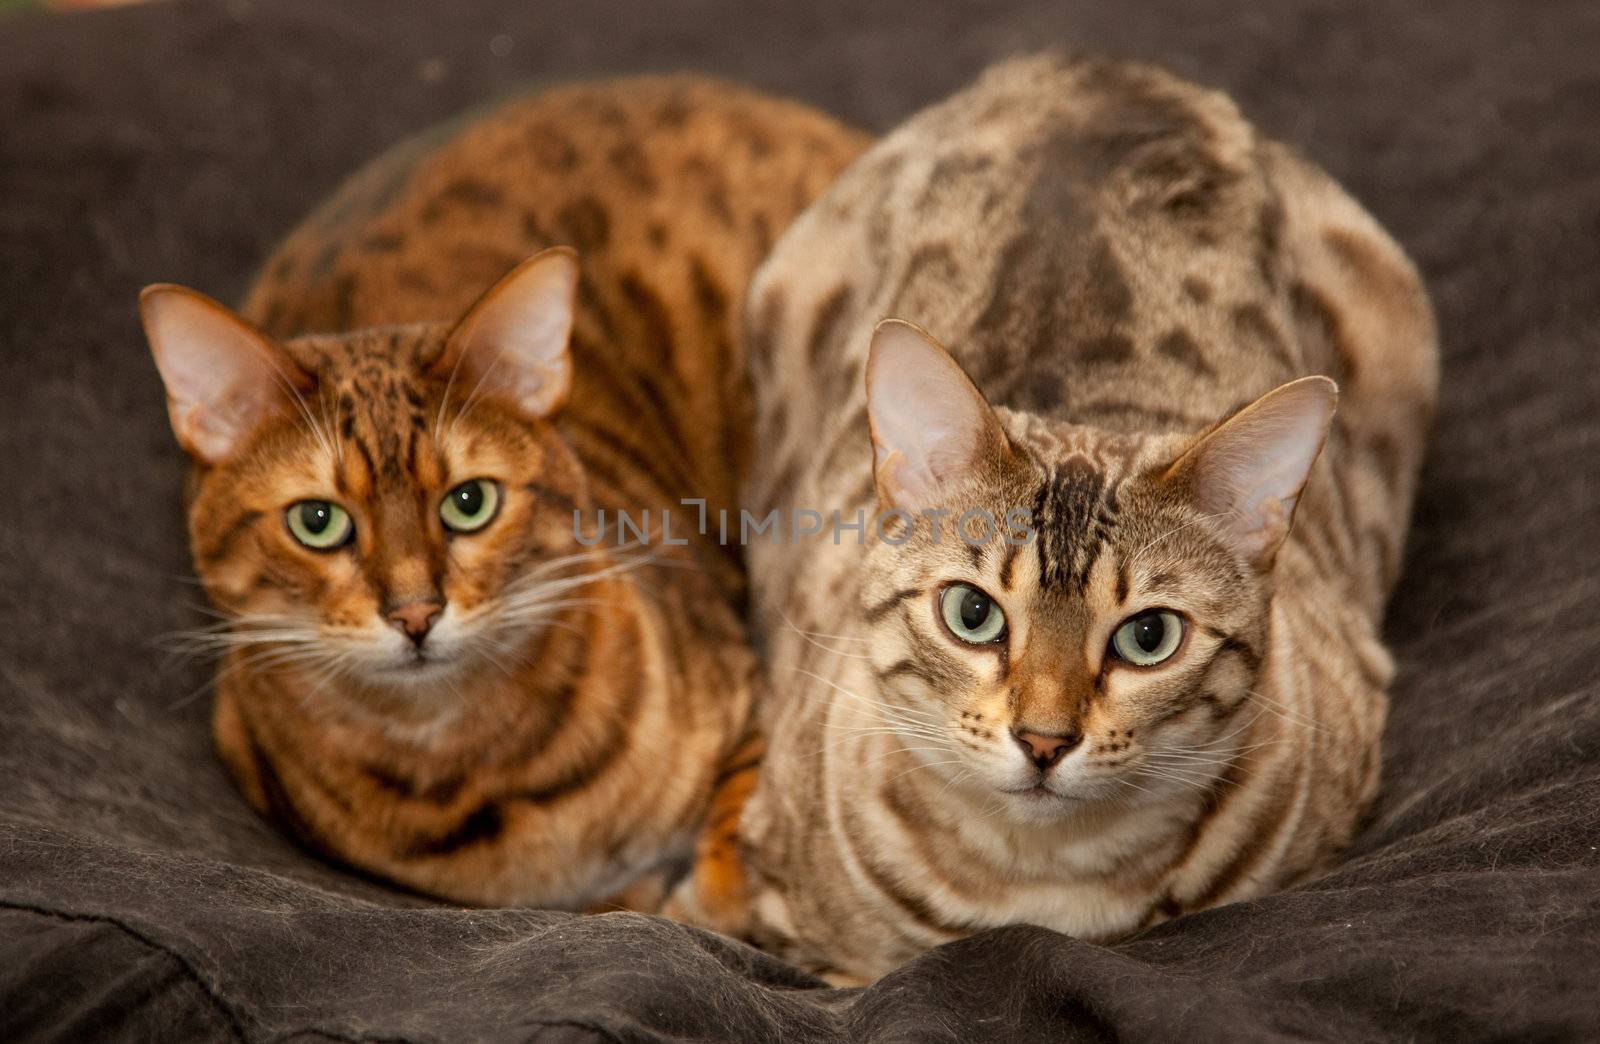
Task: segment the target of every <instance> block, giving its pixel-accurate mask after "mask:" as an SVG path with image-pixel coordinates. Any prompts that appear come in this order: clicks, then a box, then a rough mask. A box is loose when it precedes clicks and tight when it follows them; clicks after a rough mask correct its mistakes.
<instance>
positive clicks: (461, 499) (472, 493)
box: [455, 482, 483, 517]
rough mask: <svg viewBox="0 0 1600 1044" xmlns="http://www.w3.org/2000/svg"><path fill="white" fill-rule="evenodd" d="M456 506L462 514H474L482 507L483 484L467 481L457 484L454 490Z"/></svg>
mask: <svg viewBox="0 0 1600 1044" xmlns="http://www.w3.org/2000/svg"><path fill="white" fill-rule="evenodd" d="M455 500H456V507H457V508H458V509H459V510H460V511H461V513H462V514H463V515H467V516H469V517H470V516H472V515H476V514H477V513H478V512H479V511H480V510H482V509H483V484H482V483H479V482H468V483H466V484H465V485H461V486H457V487H456V492H455Z"/></svg>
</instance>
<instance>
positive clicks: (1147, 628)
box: [1133, 613, 1167, 653]
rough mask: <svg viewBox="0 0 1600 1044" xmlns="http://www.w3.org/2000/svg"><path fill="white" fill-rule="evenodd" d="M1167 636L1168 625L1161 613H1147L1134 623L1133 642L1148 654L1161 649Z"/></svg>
mask: <svg viewBox="0 0 1600 1044" xmlns="http://www.w3.org/2000/svg"><path fill="white" fill-rule="evenodd" d="M1166 635H1167V624H1166V621H1164V620H1163V619H1162V618H1161V614H1160V613H1147V614H1145V615H1144V616H1141V617H1139V618H1138V619H1137V620H1135V621H1134V622H1133V640H1134V642H1135V643H1136V644H1137V645H1138V646H1139V648H1141V649H1143V650H1144V651H1145V652H1147V653H1153V652H1155V651H1156V650H1157V649H1159V648H1161V642H1162V640H1163V639H1164V638H1165V637H1166Z"/></svg>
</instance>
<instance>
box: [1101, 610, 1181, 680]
mask: <svg viewBox="0 0 1600 1044" xmlns="http://www.w3.org/2000/svg"><path fill="white" fill-rule="evenodd" d="M1182 641H1183V617H1181V616H1179V615H1178V614H1177V613H1175V612H1172V611H1171V610H1170V609H1151V610H1150V611H1149V612H1144V613H1140V614H1139V615H1138V616H1134V617H1130V618H1129V619H1127V620H1125V621H1123V623H1122V626H1121V627H1118V628H1117V632H1116V633H1115V634H1113V635H1112V636H1111V651H1112V652H1114V653H1116V654H1117V656H1118V657H1119V658H1120V659H1123V660H1126V661H1127V662H1129V663H1131V664H1133V665H1134V666H1136V667H1154V666H1155V665H1156V664H1158V663H1164V662H1166V661H1167V660H1169V659H1171V657H1172V654H1173V653H1175V652H1177V651H1178V644H1179V643H1180V642H1182Z"/></svg>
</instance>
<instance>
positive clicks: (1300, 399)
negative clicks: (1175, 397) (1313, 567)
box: [1167, 377, 1339, 570]
mask: <svg viewBox="0 0 1600 1044" xmlns="http://www.w3.org/2000/svg"><path fill="white" fill-rule="evenodd" d="M1338 401H1339V388H1338V385H1336V384H1334V383H1333V381H1331V380H1329V379H1328V378H1326V377H1302V378H1301V379H1299V380H1297V381H1290V382H1289V383H1288V384H1284V385H1281V386H1279V387H1277V388H1275V389H1273V390H1272V391H1270V392H1268V393H1267V394H1265V395H1263V396H1262V397H1261V398H1259V399H1257V400H1256V401H1255V402H1253V403H1251V404H1250V405H1249V406H1246V407H1245V408H1244V409H1242V410H1240V411H1239V412H1238V413H1236V414H1234V415H1233V416H1232V417H1230V418H1228V419H1227V420H1226V421H1224V422H1223V423H1222V424H1220V425H1218V426H1217V427H1216V428H1214V429H1212V430H1211V431H1210V432H1208V433H1206V434H1205V435H1203V436H1201V437H1200V439H1199V441H1198V442H1196V443H1195V444H1194V445H1193V446H1191V447H1190V448H1189V449H1188V450H1187V451H1186V452H1185V453H1184V454H1183V456H1182V457H1180V458H1179V459H1178V461H1177V462H1176V463H1175V464H1173V465H1172V467H1171V469H1169V471H1168V472H1167V478H1168V480H1169V481H1174V482H1179V483H1182V484H1183V486H1184V487H1186V489H1187V491H1188V493H1189V495H1190V496H1191V497H1193V498H1194V502H1195V503H1196V504H1197V505H1198V506H1199V508H1200V510H1202V511H1205V512H1206V513H1208V514H1211V515H1213V516H1215V518H1216V521H1217V524H1218V525H1220V526H1221V527H1222V528H1223V530H1224V532H1226V533H1227V534H1228V535H1229V537H1230V539H1231V540H1232V541H1233V543H1234V545H1235V546H1236V547H1237V548H1238V550H1239V551H1240V552H1241V553H1242V554H1243V555H1244V556H1245V557H1246V558H1247V559H1248V560H1249V561H1250V562H1251V563H1252V564H1253V565H1254V566H1255V567H1256V568H1257V569H1260V570H1266V569H1269V568H1271V566H1272V562H1273V557H1274V555H1276V553H1277V550H1278V548H1279V546H1281V545H1282V543H1283V541H1284V538H1285V537H1287V536H1288V535H1289V527H1290V525H1291V523H1292V522H1293V519H1294V508H1295V503H1296V502H1297V501H1298V500H1299V499H1300V491H1301V490H1302V489H1303V488H1304V487H1305V484H1306V479H1307V478H1308V477H1309V476H1310V474H1311V466H1312V465H1313V464H1314V463H1316V460H1317V454H1318V453H1320V452H1321V451H1322V444H1323V442H1324V441H1325V440H1326V439H1327V436H1328V426H1329V425H1330V424H1331V423H1332V422H1333V411H1334V409H1335V407H1336V406H1337V405H1338Z"/></svg>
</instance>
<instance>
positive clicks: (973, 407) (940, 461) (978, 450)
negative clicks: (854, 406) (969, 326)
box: [867, 319, 1010, 511]
mask: <svg viewBox="0 0 1600 1044" xmlns="http://www.w3.org/2000/svg"><path fill="white" fill-rule="evenodd" d="M867 419H868V422H869V424H870V426H871V430H872V450H873V468H874V475H875V480H876V483H877V489H878V498H879V500H881V501H882V502H883V503H884V504H885V505H886V506H891V507H898V508H904V509H906V510H912V511H915V510H918V509H921V508H926V507H936V506H939V505H938V502H937V497H938V491H939V489H940V487H942V486H944V485H945V484H947V483H949V482H950V481H952V480H953V479H957V478H960V477H961V476H963V475H969V474H971V473H972V472H973V471H975V470H978V469H981V468H983V467H984V466H985V465H986V464H988V463H991V462H1000V461H1003V460H1004V459H1006V458H1007V457H1008V456H1009V453H1010V443H1009V442H1008V441H1007V439H1006V435H1005V431H1004V429H1002V428H1001V427H1000V420H999V418H998V417H996V416H995V414H994V410H992V409H990V408H989V404H988V402H986V401H985V400H984V398H983V393H982V392H980V391H978V388H977V386H976V385H974V384H973V383H972V379H971V378H970V377H968V376H967V375H966V372H965V371H963V370H962V369H961V367H960V366H959V365H958V364H957V363H956V361H955V360H954V359H952V358H950V353H949V352H946V351H945V350H944V348H943V347H941V346H940V344H939V342H938V341H936V340H934V339H933V336H932V335H931V334H929V333H928V332H927V331H926V330H924V329H922V327H920V326H916V325H914V324H912V323H908V322H905V321H903V320H900V319H885V320H884V321H883V322H881V323H879V324H878V328H877V329H876V330H874V331H873V333H872V350H871V352H870V354H869V355H868V356H867Z"/></svg>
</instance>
